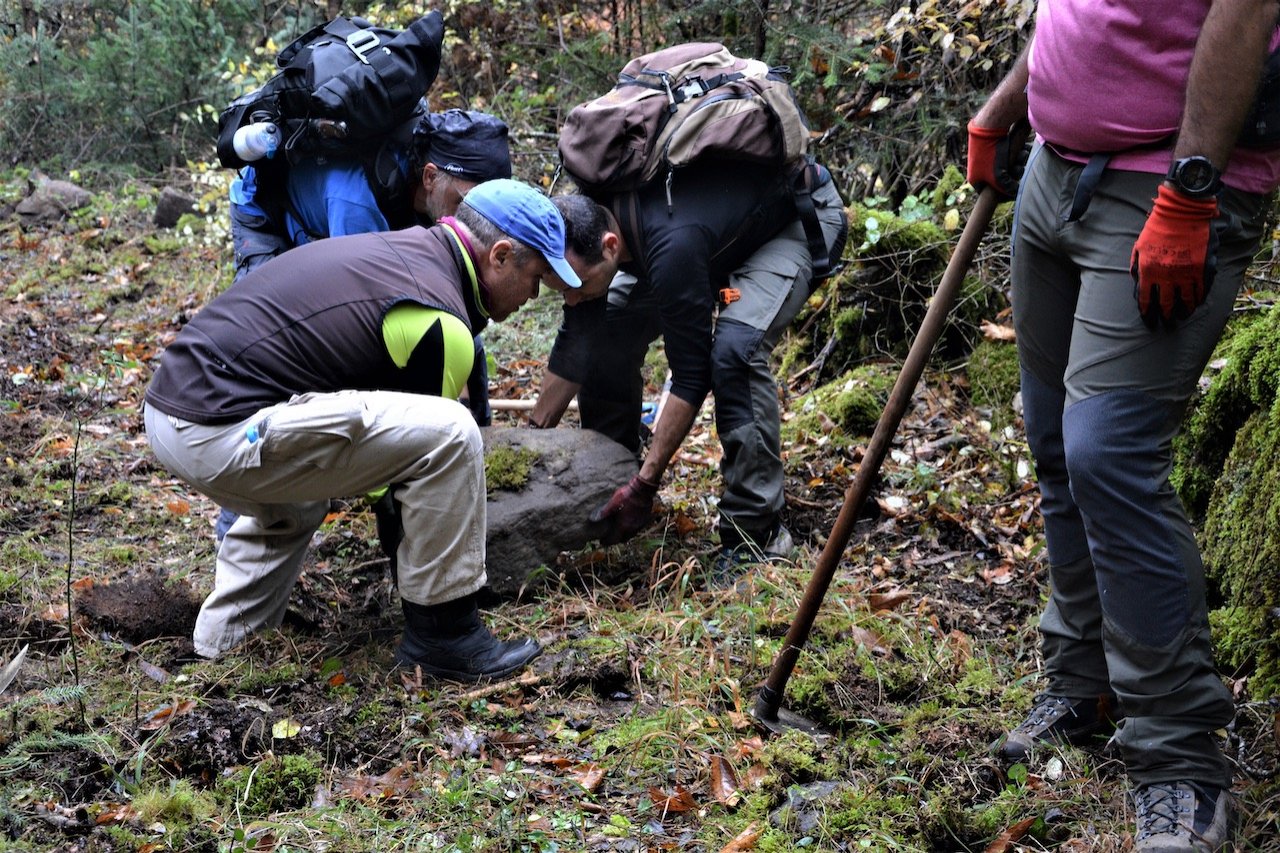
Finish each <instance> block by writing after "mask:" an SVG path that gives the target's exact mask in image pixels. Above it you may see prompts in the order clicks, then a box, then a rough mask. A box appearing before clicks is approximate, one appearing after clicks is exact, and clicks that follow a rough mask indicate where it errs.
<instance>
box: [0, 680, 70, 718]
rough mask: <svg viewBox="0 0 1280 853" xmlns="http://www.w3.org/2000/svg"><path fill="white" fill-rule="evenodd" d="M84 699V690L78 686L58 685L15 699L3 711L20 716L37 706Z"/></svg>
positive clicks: (64, 703) (62, 703) (63, 703)
mask: <svg viewBox="0 0 1280 853" xmlns="http://www.w3.org/2000/svg"><path fill="white" fill-rule="evenodd" d="M84 697H85V689H84V687H83V686H81V685H79V684H59V685H56V686H54V687H46V688H45V689H44V690H41V691H40V692H38V693H32V694H29V695H27V696H22V697H20V698H18V699H15V700H14V701H13V702H12V703H10V704H9V705H8V706H7V707H6V708H5V709H4V710H5V711H8V712H10V713H13V714H20V713H22V712H23V711H26V710H28V709H29V708H35V707H37V706H39V705H66V704H69V703H71V702H79V701H80V700H81V699H83V698H84Z"/></svg>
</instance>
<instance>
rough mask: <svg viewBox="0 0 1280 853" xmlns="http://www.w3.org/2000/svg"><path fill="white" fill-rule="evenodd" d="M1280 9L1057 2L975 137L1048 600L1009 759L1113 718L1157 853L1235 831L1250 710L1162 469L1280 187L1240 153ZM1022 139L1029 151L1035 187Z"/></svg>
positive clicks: (1138, 841)
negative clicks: (1009, 324) (1006, 206)
mask: <svg viewBox="0 0 1280 853" xmlns="http://www.w3.org/2000/svg"><path fill="white" fill-rule="evenodd" d="M1278 7H1280V4H1277V2H1275V0H1265V1H1264V0H1188V2H1183V3H1175V4H1169V3H1149V2H1146V0H1120V1H1119V2H1117V0H1111V2H1102V0H1046V2H1043V3H1041V4H1040V6H1039V11H1038V15H1037V19H1036V32H1035V36H1034V39H1033V41H1032V43H1031V44H1030V45H1028V48H1027V50H1026V51H1025V52H1024V53H1023V55H1022V57H1021V58H1020V59H1019V60H1018V62H1017V64H1016V65H1015V67H1014V69H1013V70H1012V71H1011V72H1010V74H1009V76H1008V77H1007V78H1006V79H1005V80H1004V81H1003V82H1002V83H1001V84H1000V86H999V87H998V88H997V89H996V91H995V92H994V93H993V95H992V96H991V98H990V100H989V101H988V102H987V103H986V104H985V105H984V106H983V108H982V109H981V110H980V111H979V112H978V114H977V115H976V116H975V117H974V119H973V121H972V123H971V124H970V128H969V131H970V135H969V180H970V182H971V183H972V184H974V185H975V186H991V187H993V188H994V189H995V190H996V191H997V192H999V193H1001V194H1003V195H1005V196H1012V195H1013V194H1015V192H1016V194H1017V198H1018V201H1017V208H1016V215H1015V225H1014V240H1013V264H1012V280H1013V310H1014V325H1015V328H1016V329H1017V333H1018V354H1019V357H1020V360H1021V363H1022V398H1023V405H1024V414H1025V418H1026V428H1027V437H1028V441H1029V442H1030V445H1031V449H1032V452H1033V453H1034V455H1035V458H1036V470H1037V474H1038V476H1039V481H1040V492H1041V510H1042V513H1043V516H1044V522H1045V538H1046V540H1047V546H1048V555H1049V563H1050V566H1049V574H1050V585H1051V593H1050V598H1049V602H1048V605H1047V606H1046V608H1045V611H1044V613H1043V615H1042V617H1041V621H1040V632H1041V639H1042V651H1043V657H1044V669H1045V673H1044V675H1045V679H1046V682H1047V685H1046V689H1045V692H1044V693H1042V694H1041V695H1040V696H1038V697H1037V698H1036V700H1035V703H1034V706H1033V708H1032V709H1031V712H1030V714H1029V715H1028V716H1027V718H1026V719H1025V720H1024V721H1023V722H1022V723H1021V724H1019V725H1018V726H1016V727H1015V728H1014V729H1013V730H1012V731H1010V732H1009V733H1008V734H1006V735H1005V736H1003V737H1002V738H1000V739H999V740H998V741H996V743H995V744H994V745H993V748H994V749H995V750H996V751H997V752H998V753H999V754H1000V755H1001V756H1003V757H1004V758H1006V759H1008V760H1011V761H1022V760H1025V759H1026V758H1027V756H1028V755H1029V754H1030V753H1031V751H1032V750H1033V749H1034V748H1035V747H1036V746H1037V745H1039V744H1041V743H1043V742H1045V741H1070V742H1075V743H1080V742H1084V741H1087V740H1089V739H1091V738H1096V737H1097V736H1098V735H1099V734H1104V733H1106V732H1107V731H1109V730H1110V728H1111V727H1112V725H1113V720H1119V722H1118V723H1114V725H1115V726H1116V733H1115V736H1114V741H1115V742H1116V743H1117V744H1118V746H1119V748H1120V750H1121V752H1122V754H1123V757H1124V760H1125V764H1126V769H1127V771H1128V773H1129V776H1130V778H1131V780H1132V783H1133V786H1134V803H1135V817H1136V821H1137V831H1136V833H1135V834H1134V847H1135V849H1136V850H1139V851H1151V853H1154V851H1160V853H1170V851H1200V853H1203V851H1216V850H1220V849H1222V848H1223V847H1224V846H1225V845H1226V844H1227V843H1228V838H1229V836H1230V833H1231V824H1232V821H1233V810H1234V806H1233V804H1232V802H1231V795H1230V793H1229V789H1230V787H1231V778H1232V774H1231V767H1230V765H1229V763H1228V762H1227V760H1226V758H1225V757H1224V756H1223V754H1222V751H1221V747H1220V745H1219V744H1218V743H1217V742H1216V740H1215V736H1214V732H1215V731H1216V730H1218V729H1220V728H1222V727H1223V726H1225V725H1226V724H1227V723H1228V722H1229V721H1230V720H1231V718H1232V714H1233V710H1234V709H1233V706H1232V700H1231V695H1230V693H1229V692H1228V691H1227V689H1226V688H1225V686H1224V685H1223V683H1222V680H1221V678H1220V677H1219V676H1218V674H1217V672H1216V671H1215V669H1214V662H1213V655H1212V648H1211V645H1210V637H1209V622H1208V618H1207V615H1206V604H1205V589H1204V567H1203V565H1202V563H1201V559H1200V553H1199V550H1198V548H1197V546H1196V541H1195V537H1194V535H1193V533H1192V530H1191V527H1190V525H1189V524H1188V522H1187V519H1186V516H1185V513H1184V511H1183V509H1182V506H1181V504H1180V503H1179V501H1178V498H1177V496H1176V495H1175V493H1174V491H1173V488H1172V487H1171V485H1170V483H1169V473H1170V470H1171V467H1172V453H1171V445H1172V441H1173V438H1174V436H1175V434H1176V433H1177V431H1178V427H1179V424H1180V421H1181V418H1182V414H1183V410H1184V407H1185V405H1186V402H1187V400H1188V399H1189V398H1190V396H1191V394H1192V393H1193V392H1194V391H1195V389H1196V383H1197V381H1198V379H1199V378H1200V375H1201V372H1202V371H1203V369H1204V366H1205V364H1206V362H1207V361H1208V359H1209V356H1210V353H1211V352H1212V350H1213V348H1214V345H1215V343H1216V342H1217V340H1218V338H1219V336H1220V335H1221V333H1222V330H1223V327H1224V326H1225V324H1226V322H1227V319H1228V317H1229V316H1230V314H1231V309H1232V303H1233V301H1234V298H1235V295H1236V292H1237V290H1238V289H1239V287H1240V285H1241V282H1242V280H1243V277H1244V273H1245V270H1246V268H1247V267H1248V266H1249V263H1250V261H1251V260H1252V257H1253V254H1254V251H1255V250H1256V249H1257V246H1258V242H1259V239H1260V236H1261V234H1262V230H1263V214H1264V204H1263V200H1264V198H1263V197H1264V195H1265V194H1266V193H1267V192H1269V191H1270V190H1272V189H1273V188H1275V187H1276V186H1277V184H1280V150H1277V149H1275V148H1265V147H1260V146H1261V145H1262V144H1263V142H1262V141H1259V140H1256V139H1251V138H1249V134H1248V133H1244V134H1243V135H1242V128H1245V129H1246V130H1248V129H1252V128H1253V127H1254V125H1255V123H1254V122H1252V121H1249V122H1246V116H1247V115H1248V114H1249V113H1250V111H1251V109H1253V106H1252V104H1253V100H1254V94H1255V92H1256V91H1257V88H1258V82H1259V80H1260V78H1261V70H1262V67H1263V63H1264V60H1265V58H1266V56H1267V53H1268V49H1269V48H1274V47H1275V46H1276V44H1277V42H1280V34H1278V33H1277V29H1276V23H1277V12H1278V11H1280V8H1278ZM1022 120H1029V121H1030V124H1031V127H1032V128H1033V129H1034V131H1035V133H1036V142H1035V145H1034V146H1033V148H1032V151H1031V154H1030V158H1029V160H1028V161H1027V165H1026V173H1025V175H1023V176H1022V177H1021V183H1020V186H1019V184H1018V179H1017V177H1016V175H1017V170H1016V168H1014V162H1015V160H1014V158H1015V155H1016V151H1010V150H1009V149H1010V147H1011V146H1009V145H1008V144H1007V138H1008V130H1007V129H1008V128H1010V127H1012V126H1013V125H1015V124H1016V123H1018V122H1020V121H1022ZM1002 143H1003V144H1002ZM1153 198H1154V201H1153Z"/></svg>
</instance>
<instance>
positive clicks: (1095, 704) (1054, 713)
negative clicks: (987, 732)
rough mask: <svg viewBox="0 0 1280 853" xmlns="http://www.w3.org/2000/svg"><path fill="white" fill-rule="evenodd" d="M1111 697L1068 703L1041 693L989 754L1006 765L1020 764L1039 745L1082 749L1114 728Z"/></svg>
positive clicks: (1092, 697) (1114, 717) (1063, 697)
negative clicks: (1007, 763) (1016, 762)
mask: <svg viewBox="0 0 1280 853" xmlns="http://www.w3.org/2000/svg"><path fill="white" fill-rule="evenodd" d="M1114 708H1115V697H1114V696H1110V695H1106V694H1104V695H1101V696H1091V697H1088V698H1086V699H1068V698H1067V697H1065V696H1050V695H1049V694H1047V693H1041V694H1040V695H1039V696H1037V697H1036V698H1035V702H1034V703H1032V705H1031V711H1030V713H1028V714H1027V718H1026V719H1025V720H1023V721H1022V722H1021V723H1019V724H1018V725H1017V726H1015V727H1014V728H1013V730H1012V731H1010V732H1008V733H1007V734H1004V735H1001V736H1000V738H998V739H997V740H996V742H995V743H993V744H991V751H992V752H994V753H996V754H997V755H999V756H1000V757H1002V758H1004V759H1006V760H1008V761H1024V760H1025V759H1026V758H1027V756H1028V755H1030V754H1031V751H1032V750H1033V749H1034V748H1035V747H1037V746H1039V745H1040V744H1043V743H1070V744H1075V745H1082V744H1086V743H1088V742H1090V741H1091V740H1093V739H1094V738H1096V737H1098V736H1099V735H1103V734H1108V733H1110V732H1111V730H1112V729H1114V728H1115V720H1116V718H1117V715H1116V714H1115V712H1114V710H1113V709H1114Z"/></svg>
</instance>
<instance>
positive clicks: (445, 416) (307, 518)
mask: <svg viewBox="0 0 1280 853" xmlns="http://www.w3.org/2000/svg"><path fill="white" fill-rule="evenodd" d="M146 427H147V436H148V438H149V439H150V441H151V447H152V450H153V451H154V452H155V454H156V457H157V458H158V459H159V460H160V462H161V464H163V465H164V466H165V467H166V468H168V469H169V470H170V471H172V472H173V473H174V474H176V475H177V476H178V477H180V478H181V479H182V480H184V481H185V482H187V483H188V484H189V485H191V486H192V487H193V488H195V489H198V490H199V491H201V492H203V493H204V494H205V495H207V496H208V497H209V498H211V499H213V500H215V501H217V502H218V504H220V505H221V506H225V507H228V508H230V509H232V510H235V511H236V512H238V513H239V514H240V518H239V519H238V520H237V521H236V523H235V524H234V525H232V527H231V529H230V530H229V531H228V532H227V535H226V537H225V538H224V539H223V541H222V545H221V547H220V548H219V549H218V558H217V568H216V572H215V575H214V589H213V592H212V593H211V594H210V595H209V597H208V598H207V599H205V602H204V605H203V606H202V607H201V608H200V615H199V617H198V618H197V619H196V628H195V635H194V641H195V649H196V652H197V653H199V654H201V655H204V656H205V657H216V656H217V655H219V654H220V653H222V652H225V651H227V650H228V649H230V648H232V647H233V646H236V645H238V644H239V643H241V642H242V641H243V640H244V639H245V638H246V637H247V636H248V635H249V634H250V633H252V632H254V631H259V630H262V629H264V628H274V627H277V626H278V625H279V624H280V622H281V620H282V619H283V618H284V613H285V608H286V606H287V604H288V600H289V593H290V590H292V588H293V585H294V583H295V581H296V580H297V578H298V575H299V574H300V573H301V571H302V560H303V556H304V554H305V553H306V548H307V545H308V543H309V542H310V541H311V537H312V535H313V534H314V533H315V531H316V529H317V528H318V527H319V526H320V523H321V522H322V521H324V517H325V515H326V514H327V512H328V509H329V500H330V498H335V497H344V496H352V495H363V494H366V493H368V492H371V491H374V490H375V489H378V488H380V487H382V486H385V485H386V484H388V483H390V484H392V486H391V488H392V489H393V494H394V496H395V498H396V500H397V501H399V503H400V507H401V520H402V523H403V525H404V539H403V540H402V541H401V543H400V548H399V551H398V553H397V557H398V559H399V579H400V580H399V583H400V595H401V596H402V597H403V598H404V599H405V600H407V601H411V602H413V603H415V604H438V603H441V602H445V601H452V600H453V599H456V598H460V597H462V596H464V595H468V594H470V593H472V592H475V591H476V590H478V589H479V588H480V587H481V586H483V585H484V583H485V571H484V558H485V550H484V549H485V483H484V456H483V450H482V447H481V441H480V431H479V429H478V428H477V426H476V424H475V420H474V419H473V418H472V417H471V415H470V413H468V411H467V410H466V408H464V407H463V406H462V405H461V404H459V403H457V402H455V401H453V400H446V399H442V398H439V397H429V396H424V395H418V394H402V393H397V392H390V391H339V392H336V393H326V394H303V395H300V396H297V397H294V398H293V399H292V400H290V401H288V402H287V403H281V404H279V405H276V406H271V407H268V408H265V409H262V410H261V411H259V412H257V413H256V414H255V415H254V416H253V417H251V418H247V419H246V420H244V421H241V422H239V423H235V424H230V425H220V426H205V425H201V424H194V423H190V422H188V421H184V420H182V419H181V418H176V417H173V416H171V415H166V414H164V413H163V412H160V411H158V410H156V409H154V408H152V407H147V409H146Z"/></svg>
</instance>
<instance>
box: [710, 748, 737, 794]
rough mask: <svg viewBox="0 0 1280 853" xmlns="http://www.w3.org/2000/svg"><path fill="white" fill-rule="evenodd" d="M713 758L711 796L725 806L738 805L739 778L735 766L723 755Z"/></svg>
mask: <svg viewBox="0 0 1280 853" xmlns="http://www.w3.org/2000/svg"><path fill="white" fill-rule="evenodd" d="M710 758H711V796H712V797H714V798H715V801H716V802H718V803H720V804H721V805H725V806H732V805H737V802H738V788H739V783H738V776H737V774H735V773H734V772H733V765H732V764H730V763H729V760H728V759H727V758H725V757H724V756H723V755H712V756H710Z"/></svg>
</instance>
